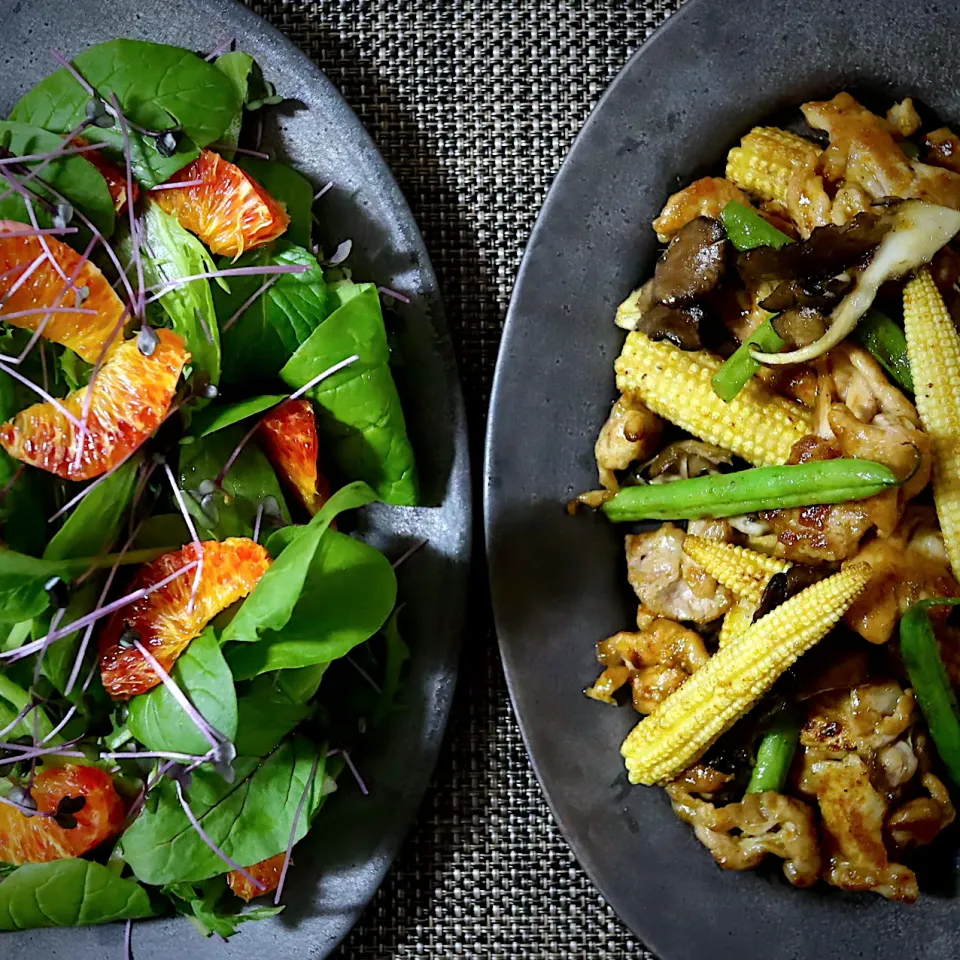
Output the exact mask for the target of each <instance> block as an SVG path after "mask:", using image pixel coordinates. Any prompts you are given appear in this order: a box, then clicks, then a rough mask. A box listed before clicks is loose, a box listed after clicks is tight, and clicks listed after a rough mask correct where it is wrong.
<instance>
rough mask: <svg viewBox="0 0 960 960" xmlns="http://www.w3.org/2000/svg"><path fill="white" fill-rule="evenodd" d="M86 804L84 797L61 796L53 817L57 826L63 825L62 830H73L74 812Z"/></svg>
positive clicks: (75, 826) (75, 820) (74, 822)
mask: <svg viewBox="0 0 960 960" xmlns="http://www.w3.org/2000/svg"><path fill="white" fill-rule="evenodd" d="M86 805H87V798H86V797H61V798H60V802H59V803H58V804H57V812H56V813H55V814H54V815H53V819H54V820H56V822H57V824H58V826H61V827H63V829H64V830H75V829H76V828H77V817H76V814H78V813H79V812H80V811H81V810H82V809H83V808H84V807H85V806H86Z"/></svg>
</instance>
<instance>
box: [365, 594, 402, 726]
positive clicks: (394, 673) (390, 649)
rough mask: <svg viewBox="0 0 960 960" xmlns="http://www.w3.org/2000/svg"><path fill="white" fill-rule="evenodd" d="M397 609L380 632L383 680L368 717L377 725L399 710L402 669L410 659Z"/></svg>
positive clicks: (398, 609) (399, 609)
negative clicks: (376, 699) (382, 650)
mask: <svg viewBox="0 0 960 960" xmlns="http://www.w3.org/2000/svg"><path fill="white" fill-rule="evenodd" d="M401 609H402V607H398V608H397V609H396V610H394V611H393V613H392V614H391V616H390V619H389V620H388V621H387V623H386V626H384V628H383V630H382V631H381V632H382V634H383V639H384V647H385V650H386V658H385V663H384V667H383V680H382V681H381V684H380V691H381V692H380V698H379V700H378V701H377V705H376V707H375V708H374V710H373V712H372V713H371V715H370V722H371V723H372V724H374V725H375V726H376V725H379V724H381V723H383V721H384V720H385V719H386V718H387V717H388V716H390V714H392V713H395V712H396V711H397V710H399V709H401V705H400V704H399V702H398V699H397V698H398V695H399V693H400V690H401V689H402V687H403V667H404V664H405V663H406V662H407V661H408V660H409V659H410V648H409V647H408V646H407V644H406V642H405V641H404V639H403V637H402V636H401V635H400V623H399V620H400V611H401Z"/></svg>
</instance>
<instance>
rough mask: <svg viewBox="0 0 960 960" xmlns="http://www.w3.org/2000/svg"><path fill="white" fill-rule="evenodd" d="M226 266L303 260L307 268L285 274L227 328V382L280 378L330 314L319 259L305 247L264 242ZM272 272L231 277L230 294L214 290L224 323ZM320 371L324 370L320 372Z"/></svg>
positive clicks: (224, 353) (223, 332)
mask: <svg viewBox="0 0 960 960" xmlns="http://www.w3.org/2000/svg"><path fill="white" fill-rule="evenodd" d="M221 264H222V266H224V267H226V266H239V267H244V266H266V265H268V264H270V265H273V264H303V265H305V266H307V267H309V268H310V269H309V270H307V271H306V272H305V273H287V274H281V275H280V277H279V279H277V280H276V282H275V283H274V284H273V285H272V286H271V287H270V288H269V289H268V290H267V291H266V292H265V293H263V294H262V295H261V296H259V297H257V299H256V300H254V302H253V303H252V304H251V305H250V307H248V308H247V310H245V311H244V313H243V314H241V316H240V317H239V318H238V319H237V320H236V321H235V322H234V323H233V325H232V326H231V327H230V328H229V329H228V330H225V331H222V333H221V339H222V342H223V380H224V383H244V384H245V383H248V382H251V381H253V382H255V381H257V380H268V379H270V378H272V377H275V376H276V375H277V373H278V372H279V370H280V368H281V367H282V366H283V365H284V364H285V363H286V362H287V361H288V360H289V359H290V357H291V356H292V355H293V353H294V351H295V350H296V349H297V348H298V347H299V346H300V344H302V343H304V342H305V341H306V340H307V339H308V338H309V337H310V335H311V334H312V333H313V332H314V330H316V329H317V325H318V324H319V323H320V322H321V321H322V320H323V318H324V317H325V316H326V315H327V285H326V282H325V281H324V279H323V271H322V270H321V269H320V265H319V264H318V263H317V258H316V257H314V256H313V254H312V253H310V252H309V251H308V250H304V249H303V248H302V247H290V246H286V247H284V246H281V245H278V246H277V247H260V248H259V249H257V250H252V251H250V252H249V253H245V254H244V255H243V256H242V257H240V258H239V259H238V260H237V261H236V262H235V263H234V262H233V261H227V260H223V261H221ZM269 279H270V278H269V277H266V276H261V275H256V276H249V277H231V278H230V293H229V294H228V293H224V292H223V291H222V290H216V289H215V290H214V291H213V300H214V304H215V305H216V308H217V319H218V320H219V322H220V324H221V325H223V324H225V323H226V322H227V320H229V319H230V318H231V317H232V316H233V315H234V314H235V313H236V311H237V310H239V309H240V307H241V306H242V305H243V304H244V303H245V302H246V301H247V300H248V299H249V298H250V296H251V295H252V294H253V293H254V292H255V291H256V290H257V289H258V288H259V287H260V286H262V285H263V283H264V282H265V281H267V280H269ZM318 372H319V371H318Z"/></svg>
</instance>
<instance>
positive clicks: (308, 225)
mask: <svg viewBox="0 0 960 960" xmlns="http://www.w3.org/2000/svg"><path fill="white" fill-rule="evenodd" d="M237 162H238V164H239V165H240V166H241V167H242V168H243V169H244V170H246V171H247V173H249V174H250V176H252V177H253V179H254V180H256V181H257V183H259V184H260V186H261V187H263V188H264V190H266V191H267V193H269V194H270V196H271V197H273V198H274V200H279V201H280V202H281V203H282V204H283V205H284V207H285V208H286V211H287V215H288V216H289V217H290V225H289V226H288V227H287V232H286V233H285V234H284V237H285V238H286V239H287V240H289V241H290V243H295V244H297V246H300V247H306V248H307V249H308V250H309V249H310V244H311V242H312V237H311V233H312V229H313V184H312V183H311V182H310V181H309V180H308V179H307V178H306V177H305V176H304V175H303V174H302V173H300V171H299V170H294V169H293V167H291V166H289V165H288V164H286V163H280V162H279V161H278V160H261V159H259V158H258V157H246V156H245V157H240V158H239V160H238V161H237Z"/></svg>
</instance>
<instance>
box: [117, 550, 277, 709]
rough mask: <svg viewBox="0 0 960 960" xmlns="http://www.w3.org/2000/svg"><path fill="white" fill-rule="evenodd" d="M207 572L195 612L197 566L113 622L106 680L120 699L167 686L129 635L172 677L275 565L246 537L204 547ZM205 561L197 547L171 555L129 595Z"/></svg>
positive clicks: (149, 567) (146, 570) (143, 572)
mask: <svg viewBox="0 0 960 960" xmlns="http://www.w3.org/2000/svg"><path fill="white" fill-rule="evenodd" d="M202 550H203V573H202V575H201V577H200V584H199V587H198V589H197V594H196V599H195V602H194V605H193V609H192V610H191V609H190V594H191V592H192V590H193V584H194V580H195V579H196V567H194V568H192V569H191V570H189V571H188V572H187V573H185V574H183V576H180V577H177V578H176V579H174V580H171V581H170V583H168V584H167V585H166V586H164V587H161V588H160V589H159V590H157V591H155V592H154V593H151V594H149V595H148V596H146V597H143V598H142V599H140V600H137V601H136V602H135V603H131V604H129V605H128V606H126V607H124V608H122V609H121V610H118V611H117V612H116V613H115V614H113V616H111V617H110V619H109V620H108V621H107V624H106V626H105V627H104V629H103V632H102V633H101V635H100V638H99V649H100V676H101V678H102V680H103V686H104V688H105V689H106V691H107V693H109V694H110V696H111V697H113V698H114V700H129V699H130V698H131V697H135V696H137V695H138V694H141V693H146V692H147V691H148V690H152V689H153V688H154V687H155V686H157V684H159V683H161V680H160V677H159V676H157V674H156V673H155V672H154V669H153V667H152V666H151V665H150V664H149V663H148V662H147V661H146V660H145V659H144V657H143V654H141V653H140V651H139V650H138V649H137V648H136V646H133V645H131V644H130V642H123V643H121V640H122V638H124V635H126V637H127V638H128V640H129V638H130V637H132V636H135V637H136V638H137V639H139V640H140V642H141V643H142V644H143V646H145V647H146V648H147V650H149V651H150V653H151V654H153V656H154V658H155V659H156V660H157V662H158V663H159V664H160V666H161V667H163V669H164V670H166V671H167V672H168V673H169V672H170V670H172V669H173V665H174V664H175V663H176V662H177V657H179V656H180V654H181V653H183V651H184V650H186V649H187V647H188V646H189V645H190V642H191V641H192V640H194V639H196V638H197V637H199V636H200V634H201V633H203V630H204V628H205V627H206V625H207V624H208V623H209V622H210V621H211V620H212V619H213V618H214V617H215V616H216V615H217V614H218V613H220V612H221V611H223V610H226V608H227V607H229V606H230V604H232V603H235V602H236V601H237V600H242V599H243V598H244V597H246V596H247V595H248V594H249V593H250V591H251V590H253V588H254V587H255V586H256V585H257V582H258V581H259V580H260V578H261V577H262V576H263V575H264V573H266V570H267V567H269V566H270V556H269V554H268V553H267V551H266V550H265V549H264V548H263V547H262V546H261V545H260V544H259V543H254V541H253V540H248V539H247V538H246V537H231V538H229V539H227V540H224V541H223V542H222V543H221V542H219V541H217V540H207V541H204V543H203V544H202ZM198 556H199V551H198V550H197V546H196V544H193V543H191V544H188V545H187V546H185V547H184V548H183V549H182V550H177V551H175V552H173V553H165V554H163V556H161V557H157V559H156V560H154V561H152V562H151V563H148V564H146V565H145V566H143V567H141V568H140V570H139V571H138V572H137V574H136V575H135V576H134V578H133V580H132V581H131V583H130V584H129V587H128V592H129V593H133V592H134V591H136V590H140V589H141V588H148V587H151V586H153V585H154V584H156V583H159V582H160V581H161V580H164V579H166V578H167V577H169V576H170V575H171V574H173V573H176V572H177V571H178V570H180V569H182V568H183V567H185V566H187V564H189V563H191V562H193V561H194V560H196V559H197V558H198Z"/></svg>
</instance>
